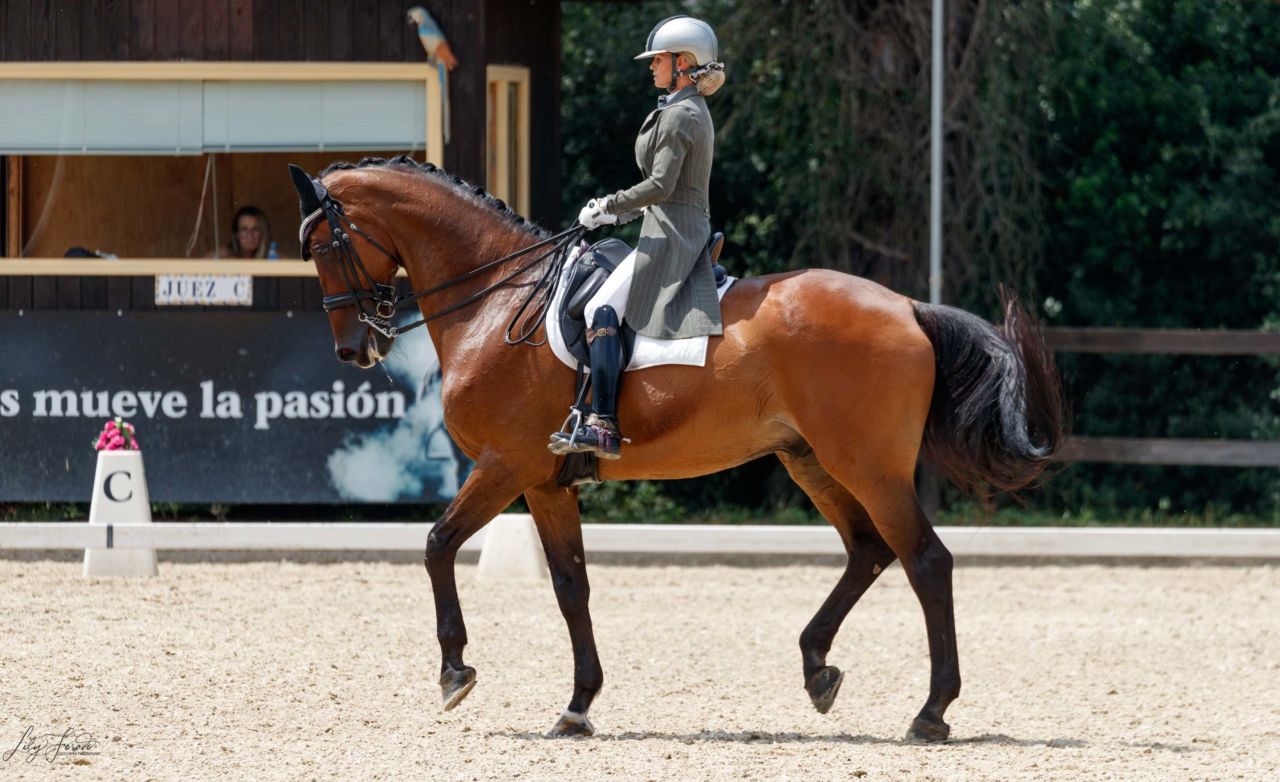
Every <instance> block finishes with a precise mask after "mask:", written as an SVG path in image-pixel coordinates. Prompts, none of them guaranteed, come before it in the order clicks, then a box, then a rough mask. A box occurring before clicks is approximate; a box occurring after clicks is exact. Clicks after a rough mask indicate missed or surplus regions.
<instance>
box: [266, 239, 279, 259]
mask: <svg viewBox="0 0 1280 782" xmlns="http://www.w3.org/2000/svg"><path fill="white" fill-rule="evenodd" d="M267 260H268V261H278V260H280V243H279V242H272V243H271V246H269V247H268V248H267Z"/></svg>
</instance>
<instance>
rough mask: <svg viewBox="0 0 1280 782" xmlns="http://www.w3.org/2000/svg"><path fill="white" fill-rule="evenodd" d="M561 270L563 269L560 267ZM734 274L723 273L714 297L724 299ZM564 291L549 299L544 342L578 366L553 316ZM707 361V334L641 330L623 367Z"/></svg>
mask: <svg viewBox="0 0 1280 782" xmlns="http://www.w3.org/2000/svg"><path fill="white" fill-rule="evenodd" d="M562 271H563V270H562ZM737 279H738V278H737V277H725V278H724V282H723V283H722V284H721V285H720V287H719V288H717V289H716V298H718V299H724V294H725V291H727V290H729V286H731V285H733V283H734V282H735V281H736V280H737ZM565 295H566V292H565V288H564V286H563V285H561V286H560V287H559V288H558V289H557V290H556V295H555V296H554V297H553V298H552V299H551V309H550V311H549V312H550V313H551V315H549V316H548V317H547V320H546V329H547V344H548V345H550V346H551V352H552V353H555V354H556V358H558V359H560V360H561V361H563V362H564V365H565V366H567V367H569V368H570V369H577V368H578V359H576V358H574V356H573V354H572V353H570V352H569V348H568V347H566V346H565V344H564V335H563V334H561V333H560V319H559V318H556V317H553V316H554V314H555V313H557V312H559V311H560V302H561V300H563V299H564V297H565ZM706 363H707V337H706V336H701V337H689V338H688V339H654V338H653V337H646V336H644V335H643V334H637V335H636V342H635V347H634V348H633V349H632V351H631V363H629V364H627V368H626V370H625V371H627V372H631V371H633V370H636V369H645V368H646V367H660V366H666V365H668V364H683V365H684V366H690V367H700V366H704V365H705V364H706Z"/></svg>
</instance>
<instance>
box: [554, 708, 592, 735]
mask: <svg viewBox="0 0 1280 782" xmlns="http://www.w3.org/2000/svg"><path fill="white" fill-rule="evenodd" d="M595 733H596V729H595V727H594V726H593V725H592V724H591V720H589V719H587V715H585V714H575V713H574V712H572V711H566V712H564V713H563V714H561V715H560V719H558V720H556V724H555V727H553V728H552V729H551V732H549V733H548V734H547V738H549V739H565V738H577V737H580V736H594V735H595Z"/></svg>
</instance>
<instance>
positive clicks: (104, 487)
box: [102, 470, 133, 502]
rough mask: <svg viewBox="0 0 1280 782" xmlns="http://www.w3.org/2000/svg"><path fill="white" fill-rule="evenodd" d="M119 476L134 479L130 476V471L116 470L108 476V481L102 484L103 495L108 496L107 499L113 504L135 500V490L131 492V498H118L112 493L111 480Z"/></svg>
mask: <svg viewBox="0 0 1280 782" xmlns="http://www.w3.org/2000/svg"><path fill="white" fill-rule="evenodd" d="M117 475H123V476H124V477H125V478H131V477H133V476H131V475H130V474H129V471H128V470H116V471H115V472H113V473H111V474H109V475H107V479H106V480H105V481H103V482H102V493H103V494H106V495H107V499H109V500H111V501H112V502H128V501H129V500H131V499H133V489H130V490H129V496H127V497H117V496H116V495H115V494H114V493H113V492H112V491H111V479H112V478H114V477H116V476H117Z"/></svg>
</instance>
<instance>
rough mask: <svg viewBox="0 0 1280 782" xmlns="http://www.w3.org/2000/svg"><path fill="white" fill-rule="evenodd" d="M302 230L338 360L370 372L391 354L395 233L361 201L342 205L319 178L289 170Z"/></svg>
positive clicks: (306, 256)
mask: <svg viewBox="0 0 1280 782" xmlns="http://www.w3.org/2000/svg"><path fill="white" fill-rule="evenodd" d="M289 174H290V175H291V176H292V178H293V185H294V188H295V189H297V191H298V206H299V209H300V211H301V213H302V226H301V227H300V229H299V231H298V240H299V242H300V244H301V247H302V258H303V260H311V261H312V262H314V263H315V266H316V274H317V276H318V277H319V278H320V288H321V290H322V291H323V292H324V302H325V310H326V311H327V312H328V314H329V326H330V328H331V329H332V330H333V339H334V352H335V353H336V354H337V356H338V360H339V361H343V362H348V363H354V364H355V365H356V366H358V367H360V368H361V369H368V368H370V367H372V366H373V365H374V363H376V362H378V361H381V360H382V359H383V358H385V357H386V356H387V355H388V354H389V353H390V352H391V346H392V345H393V344H394V342H395V329H394V327H393V324H392V322H391V320H392V317H393V316H394V314H395V313H394V307H393V306H391V307H388V305H387V302H388V301H390V300H394V297H395V288H394V278H395V275H396V271H397V269H398V267H399V263H398V259H397V256H396V254H395V252H394V250H391V249H388V248H394V247H395V246H396V245H395V242H394V238H393V237H392V236H391V234H390V233H389V232H388V231H387V230H386V229H385V228H384V227H383V226H382V224H381V222H380V221H379V220H378V218H377V215H376V214H374V213H373V211H372V210H371V209H370V208H369V207H368V206H367V205H362V204H361V203H360V202H359V201H358V200H352V201H350V202H343V201H339V200H338V199H337V198H336V197H335V196H334V195H333V194H331V193H330V191H329V189H328V188H327V187H326V186H325V185H324V184H323V183H321V181H320V180H319V179H317V178H315V177H312V176H310V175H309V174H307V173H306V172H305V171H303V170H302V169H301V168H298V167H297V166H294V165H290V166H289Z"/></svg>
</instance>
